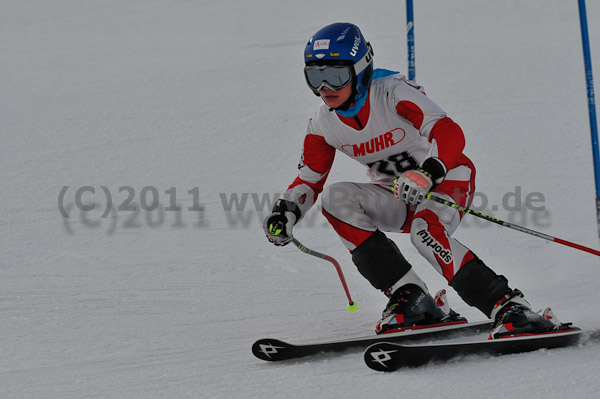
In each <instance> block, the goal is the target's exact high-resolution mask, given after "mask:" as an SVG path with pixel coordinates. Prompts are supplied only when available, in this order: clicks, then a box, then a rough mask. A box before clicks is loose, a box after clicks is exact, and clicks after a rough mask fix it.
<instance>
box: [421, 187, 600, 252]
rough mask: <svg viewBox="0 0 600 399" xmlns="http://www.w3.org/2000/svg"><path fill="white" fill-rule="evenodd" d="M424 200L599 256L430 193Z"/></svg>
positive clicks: (586, 248) (578, 245)
mask: <svg viewBox="0 0 600 399" xmlns="http://www.w3.org/2000/svg"><path fill="white" fill-rule="evenodd" d="M425 198H426V199H428V200H431V201H435V202H437V203H440V204H442V205H446V206H449V207H450V208H454V209H458V210H459V211H461V212H464V213H469V214H471V215H474V216H477V217H479V218H481V219H485V220H487V221H490V222H493V223H496V224H499V225H500V226H504V227H508V228H509V229H513V230H517V231H520V232H522V233H527V234H531V235H532V236H535V237H539V238H543V239H544V240H548V241H553V242H555V243H558V244H562V245H566V246H568V247H572V248H575V249H579V250H581V251H585V252H589V253H591V254H594V255H596V256H600V251H598V250H595V249H593V248H589V247H585V246H583V245H580V244H576V243H574V242H570V241H567V240H563V239H560V238H557V237H552V236H550V235H548V234H544V233H540V232H538V231H535V230H530V229H527V228H525V227H521V226H517V225H516V224H512V223H508V222H505V221H503V220H500V219H496V218H494V217H491V216H488V215H486V214H484V213H481V212H478V211H476V210H473V209H470V208H465V207H464V206H460V205H458V204H455V203H454V202H452V201H447V200H445V199H443V198H440V197H436V196H435V195H433V194H432V193H427V196H426V197H425Z"/></svg>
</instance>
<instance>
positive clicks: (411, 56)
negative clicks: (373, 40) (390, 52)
mask: <svg viewBox="0 0 600 399" xmlns="http://www.w3.org/2000/svg"><path fill="white" fill-rule="evenodd" d="M406 43H407V45H408V80H410V81H411V82H414V81H415V75H416V68H415V21H414V17H413V0H406Z"/></svg>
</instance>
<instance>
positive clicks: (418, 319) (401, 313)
mask: <svg viewBox="0 0 600 399" xmlns="http://www.w3.org/2000/svg"><path fill="white" fill-rule="evenodd" d="M466 322H467V319H465V318H464V317H460V315H459V314H458V313H456V312H454V311H453V310H452V309H450V308H449V307H448V305H447V300H446V291H445V290H442V291H440V292H438V294H437V295H436V299H434V298H433V297H432V296H431V295H430V294H429V293H428V292H426V291H425V290H423V288H421V287H419V286H418V285H416V284H407V285H403V286H402V287H400V288H398V289H396V290H395V291H394V293H393V294H392V295H391V296H390V299H389V301H388V303H387V306H386V307H385V310H384V311H383V313H382V314H381V320H380V321H379V323H377V326H376V327H375V332H376V333H377V334H389V333H393V332H399V331H404V330H415V329H422V328H428V327H436V326H439V325H449V324H461V323H466Z"/></svg>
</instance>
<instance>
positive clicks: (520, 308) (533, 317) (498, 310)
mask: <svg viewBox="0 0 600 399" xmlns="http://www.w3.org/2000/svg"><path fill="white" fill-rule="evenodd" d="M492 319H493V320H495V325H494V328H493V330H492V332H491V333H490V335H489V337H488V339H499V338H507V337H518V336H523V335H535V334H546V333H553V332H559V331H565V330H570V329H573V328H572V327H571V323H561V322H560V321H558V319H557V318H556V316H555V315H554V312H552V310H551V309H550V308H547V309H546V310H545V311H544V313H543V314H539V313H536V312H534V311H532V310H531V305H530V304H529V303H528V302H527V301H526V300H525V298H524V297H523V294H522V293H521V291H519V290H513V292H511V293H509V294H507V295H505V296H504V297H502V298H501V299H500V301H498V302H497V303H496V306H495V307H494V309H493V310H492Z"/></svg>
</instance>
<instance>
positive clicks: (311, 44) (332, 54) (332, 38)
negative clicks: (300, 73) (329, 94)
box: [304, 22, 373, 98]
mask: <svg viewBox="0 0 600 399" xmlns="http://www.w3.org/2000/svg"><path fill="white" fill-rule="evenodd" d="M304 63H305V64H306V66H307V67H308V66H315V65H319V66H320V65H347V66H350V71H351V74H352V80H353V82H354V87H353V96H352V97H351V98H354V97H355V96H356V95H357V94H359V95H362V94H364V93H365V92H366V91H367V89H368V88H369V86H370V85H371V75H372V73H373V49H372V48H371V44H370V43H368V42H367V41H366V40H365V38H364V36H363V35H362V33H361V31H360V29H359V28H358V26H356V25H354V24H351V23H348V22H338V23H334V24H331V25H327V26H326V27H324V28H322V29H321V30H319V31H318V32H317V33H315V34H314V35H313V36H312V37H311V38H310V40H309V41H308V43H307V44H306V48H305V49H304ZM305 77H306V78H307V84H308V85H309V87H310V89H311V90H312V91H313V93H315V94H316V95H317V96H318V95H319V90H318V88H315V87H313V86H312V85H311V84H310V82H309V81H308V77H307V76H306V70H305Z"/></svg>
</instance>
